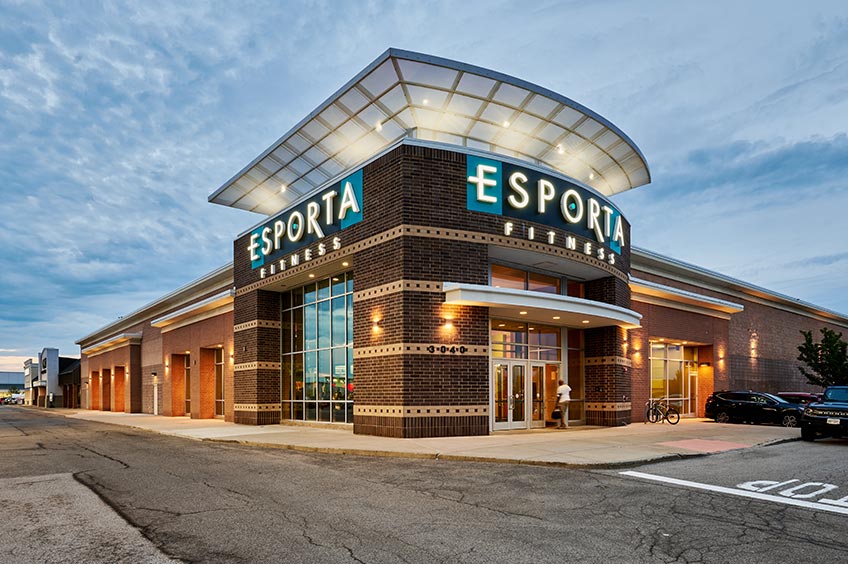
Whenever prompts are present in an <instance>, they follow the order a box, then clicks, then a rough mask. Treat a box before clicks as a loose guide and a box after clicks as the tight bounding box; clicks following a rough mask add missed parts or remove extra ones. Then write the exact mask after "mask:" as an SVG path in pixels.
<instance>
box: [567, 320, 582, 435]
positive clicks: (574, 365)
mask: <svg viewBox="0 0 848 564" xmlns="http://www.w3.org/2000/svg"><path fill="white" fill-rule="evenodd" d="M583 346H584V343H583V331H582V330H580V329H569V330H568V357H567V358H568V385H569V386H571V404H570V405H569V406H568V411H569V413H568V415H569V417H570V418H571V419H583V409H584V406H583V400H584V396H583Z"/></svg>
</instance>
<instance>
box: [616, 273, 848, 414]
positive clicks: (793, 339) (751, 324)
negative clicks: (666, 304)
mask: <svg viewBox="0 0 848 564" xmlns="http://www.w3.org/2000/svg"><path fill="white" fill-rule="evenodd" d="M633 276H634V277H636V278H641V279H643V280H649V281H652V282H657V283H660V284H664V285H667V286H671V287H675V288H680V289H683V290H687V291H690V292H695V293H697V294H702V295H705V296H710V297H714V298H719V299H722V300H726V301H729V302H733V303H736V304H739V305H742V306H743V307H744V311H742V312H739V313H734V314H733V315H732V316H731V318H730V321H729V322H727V321H724V322H723V323H724V325H726V328H725V329H723V333H722V332H721V331H719V329H718V328H719V327H721V325H722V322H721V320H717V321H713V322H712V323H711V324H710V323H701V322H700V318H704V319H710V318H708V317H707V316H697V315H696V314H689V315H690V316H694V317H689V318H686V319H688V321H683V322H679V321H678V320H680V319H684V318H685V317H681V315H680V313H683V312H679V313H677V314H674V315H671V314H668V312H667V311H664V310H666V309H667V308H653V309H646V310H645V311H643V309H639V308H641V307H642V305H643V304H637V308H636V309H637V310H638V311H640V312H641V313H643V314H645V315H646V317H649V323H650V324H651V325H652V326H653V327H657V333H656V335H655V336H671V335H662V331H663V330H664V327H667V326H668V327H669V329H674V330H675V331H676V332H677V334H675V335H674V338H678V339H686V338H687V335H692V338H691V339H690V340H697V341H702V342H708V343H713V344H714V350H713V362H712V367H714V369H715V389H726V388H731V389H752V390H759V391H764V392H778V391H820V390H818V389H816V388H814V387H812V386H810V385H809V384H808V383H807V382H806V379H805V378H804V377H803V375H802V374H801V373H800V371H799V370H798V367H799V366H800V362H798V360H797V357H798V345H799V344H801V342H802V339H803V337H802V335H801V333H800V331H801V330H808V331H813V332H814V333H815V334H816V335H818V332H819V330H820V329H821V328H822V327H829V328H831V329H833V330H835V331H839V332H843V333H848V331H847V330H846V329H845V328H844V327H839V326H837V325H834V324H830V323H825V322H822V321H819V320H817V319H814V318H812V317H811V316H807V315H803V314H800V313H795V312H791V311H785V310H783V309H780V307H779V306H777V305H776V304H775V305H767V304H763V303H760V302H759V299H757V298H754V297H750V298H746V297H744V296H740V295H738V294H731V293H723V292H718V291H714V290H708V289H704V288H702V287H699V286H696V285H693V284H687V283H682V282H678V281H676V280H673V279H670V278H665V277H663V276H659V275H656V274H649V273H645V272H641V271H634V272H633ZM650 307H653V306H650ZM646 311H648V312H650V313H647V314H646ZM668 311H676V310H668ZM675 325H677V327H675ZM685 327H691V329H690V330H689V331H688V332H686V333H684V332H683V330H684V329H685ZM697 337H700V338H697ZM752 344H755V345H756V346H754V347H753V348H752ZM705 400H706V397H703V398H702V399H701V403H703V401H705Z"/></svg>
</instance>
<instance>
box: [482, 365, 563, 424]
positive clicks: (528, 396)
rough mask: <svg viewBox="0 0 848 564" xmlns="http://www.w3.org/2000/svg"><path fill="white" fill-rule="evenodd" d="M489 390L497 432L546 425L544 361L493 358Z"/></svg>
mask: <svg viewBox="0 0 848 564" xmlns="http://www.w3.org/2000/svg"><path fill="white" fill-rule="evenodd" d="M556 366H558V365H552V367H556ZM492 390H494V410H493V412H494V414H495V421H494V428H495V430H496V431H501V430H507V429H530V428H533V427H544V426H545V363H543V362H527V361H523V360H496V361H493V362H492Z"/></svg>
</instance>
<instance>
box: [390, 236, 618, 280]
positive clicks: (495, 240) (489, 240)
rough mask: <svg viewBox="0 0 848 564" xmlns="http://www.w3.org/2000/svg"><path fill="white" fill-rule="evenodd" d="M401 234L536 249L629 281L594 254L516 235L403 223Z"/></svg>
mask: <svg viewBox="0 0 848 564" xmlns="http://www.w3.org/2000/svg"><path fill="white" fill-rule="evenodd" d="M401 227H403V234H404V235H407V236H409V235H411V236H414V237H427V238H430V239H450V240H452V241H466V242H471V243H485V244H487V245H498V246H500V247H511V248H513V249H524V250H528V251H538V252H540V253H545V254H548V255H555V256H558V257H564V258H567V259H569V260H573V261H575V262H582V263H584V264H588V265H591V266H593V267H595V268H600V269H601V270H605V271H606V272H608V273H610V274H611V275H612V276H615V277H616V278H618V279H620V280H623V281H625V282H628V283H629V278H628V276H627V274H625V273H624V272H621V271H620V270H618V269H617V268H615V267H614V266H612V265H610V264H608V263H606V262H604V261H601V260H598V259H596V258H595V257H594V256H591V255H587V254H585V253H581V252H579V251H571V250H569V249H565V248H563V247H558V246H556V245H549V244H547V243H542V242H539V241H528V240H526V239H521V238H518V237H507V236H505V235H491V234H489V233H480V232H478V231H464V230H462V229H442V228H438V227H424V226H418V225H403V226H401Z"/></svg>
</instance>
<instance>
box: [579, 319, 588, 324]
mask: <svg viewBox="0 0 848 564" xmlns="http://www.w3.org/2000/svg"><path fill="white" fill-rule="evenodd" d="M581 323H582V324H583V325H586V324H587V323H589V320H588V319H584V320H583V321H581Z"/></svg>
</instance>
